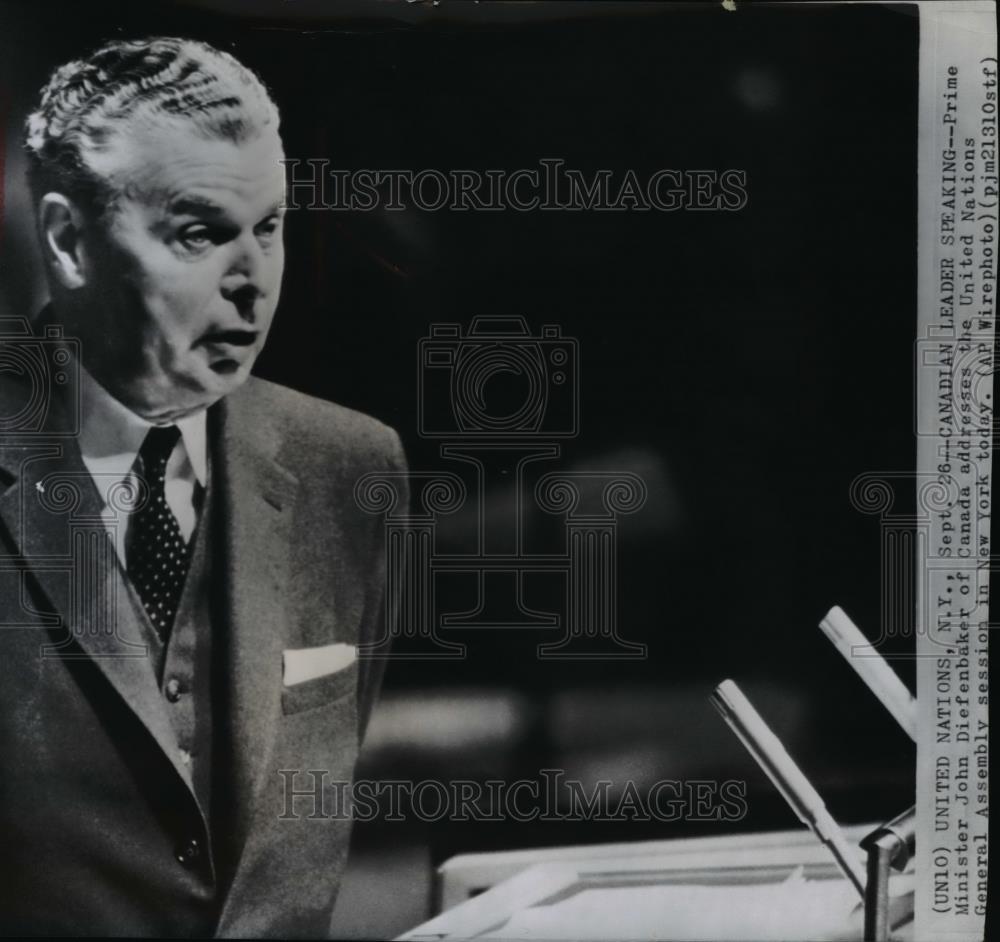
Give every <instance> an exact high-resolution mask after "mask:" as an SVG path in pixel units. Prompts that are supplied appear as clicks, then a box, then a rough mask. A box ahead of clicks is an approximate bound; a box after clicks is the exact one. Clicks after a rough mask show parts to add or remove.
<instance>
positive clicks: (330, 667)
mask: <svg viewBox="0 0 1000 942" xmlns="http://www.w3.org/2000/svg"><path fill="white" fill-rule="evenodd" d="M356 657H357V648H356V647H355V646H354V645H353V644H344V643H343V642H338V643H337V644H325V645H323V646H322V647H319V648H289V649H288V650H287V651H284V652H283V653H282V655H281V660H282V664H283V672H284V673H283V678H282V679H283V682H284V684H285V686H286V687H292V686H294V685H295V684H301V683H304V682H305V681H307V680H314V679H315V678H317V677H324V676H326V675H327V674H333V673H335V672H336V671H339V670H343V669H344V668H345V667H350V665H351V664H353V663H354V661H355V659H356Z"/></svg>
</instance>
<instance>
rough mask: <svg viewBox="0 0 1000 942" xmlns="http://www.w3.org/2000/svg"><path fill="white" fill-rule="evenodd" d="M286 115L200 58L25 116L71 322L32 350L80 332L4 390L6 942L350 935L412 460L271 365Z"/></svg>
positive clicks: (87, 86) (50, 91) (150, 58)
mask: <svg viewBox="0 0 1000 942" xmlns="http://www.w3.org/2000/svg"><path fill="white" fill-rule="evenodd" d="M278 124H279V116H278V112H277V109H276V107H275V105H274V103H273V102H272V100H271V98H270V96H269V95H268V92H267V91H266V89H265V88H264V86H263V85H262V84H261V82H260V81H259V79H258V78H257V77H256V76H255V75H254V74H253V73H252V72H251V71H250V70H249V69H247V68H246V67H244V66H243V65H242V64H240V63H239V62H237V61H236V60H235V59H234V58H233V57H232V56H230V55H228V54H226V53H223V52H220V51H219V50H216V49H214V48H212V47H210V46H207V45H205V44H203V43H199V42H195V41H190V40H181V39H173V38H158V39H150V40H145V41H136V42H128V41H116V42H111V43H109V44H107V45H105V46H103V47H102V48H101V49H99V50H97V51H96V52H94V53H93V54H92V55H90V56H88V57H87V58H86V59H82V60H79V61H75V62H71V63H68V64H67V65H64V66H62V67H61V68H59V69H58V70H57V71H56V72H55V73H54V74H53V76H52V77H51V79H50V81H49V83H48V84H47V86H46V87H45V89H44V90H43V92H42V96H41V101H40V103H39V105H38V107H37V109H36V110H35V111H34V112H33V113H32V115H31V116H30V118H29V120H28V124H27V134H26V150H27V154H28V158H29V167H30V181H29V182H30V186H31V191H32V195H33V199H34V205H35V206H36V209H37V221H38V232H39V237H40V243H41V247H42V253H43V256H44V262H45V268H46V273H47V278H48V284H49V290H50V295H51V303H50V304H49V305H48V306H47V307H46V309H45V311H44V312H43V314H42V318H41V319H40V320H39V321H38V322H37V324H36V325H35V328H34V331H35V336H34V338H26V339H25V341H24V343H29V342H30V343H34V344H35V345H36V347H37V346H38V344H39V343H41V342H42V341H39V340H38V338H39V337H40V336H41V337H46V336H47V337H48V339H47V340H45V341H44V342H45V343H46V344H48V343H50V341H51V342H52V343H56V340H53V338H56V337H60V338H75V341H74V342H72V343H71V342H69V340H68V339H66V341H65V342H64V343H63V342H62V341H59V342H60V343H62V347H61V348H60V351H59V352H58V353H56V354H53V356H54V357H55V359H54V360H53V361H52V362H55V363H57V364H62V365H61V366H59V368H58V370H57V371H56V372H55V373H53V374H51V375H53V376H55V379H54V380H53V382H52V386H51V388H47V389H45V390H43V393H44V397H45V399H46V401H45V403H44V409H43V410H42V412H41V413H39V412H38V411H37V410H36V411H34V412H32V411H31V410H28V411H25V410H24V409H23V408H21V406H22V405H23V403H24V402H25V401H26V400H25V397H26V396H27V397H29V399H30V396H31V395H33V393H32V392H31V390H29V389H28V388H27V385H26V384H29V383H30V382H35V383H36V384H37V380H38V376H36V375H28V374H30V372H31V371H30V370H21V371H20V373H21V374H22V375H20V376H18V375H16V374H17V373H18V372H19V371H18V370H16V369H15V370H11V369H5V370H3V371H2V373H0V380H2V381H0V415H4V416H15V417H16V416H27V417H29V418H31V419H32V422H31V423H29V422H28V419H27V418H26V419H25V423H22V425H18V423H17V422H7V423H6V424H5V426H4V428H3V430H2V431H0V621H2V624H3V628H4V630H3V631H0V749H2V752H3V759H2V761H0V846H2V848H3V853H2V854H0V931H2V932H4V933H6V934H11V933H30V934H48V935H79V934H94V935H115V936H117V935H136V936H149V935H155V936H208V935H223V936H234V935H235V936H292V937H303V936H322V935H324V934H326V933H327V931H328V928H329V924H330V915H331V911H332V907H333V902H334V899H335V896H336V889H337V886H338V883H339V880H340V875H341V872H342V869H343V865H344V861H345V857H346V852H347V841H348V836H349V830H350V821H349V820H348V819H347V817H346V816H345V815H344V809H343V808H340V809H337V808H335V807H332V806H330V805H329V804H328V803H325V802H324V801H323V800H322V799H323V797H324V796H323V795H322V794H320V793H315V794H309V793H308V789H307V788H306V786H307V785H309V783H310V782H317V781H322V782H325V783H326V785H327V787H328V788H336V787H337V783H347V782H349V781H350V780H351V777H352V774H353V767H354V763H355V759H356V757H357V752H358V748H359V743H360V740H361V737H362V735H363V732H364V728H365V725H366V723H367V720H368V716H369V714H370V711H371V708H372V704H373V700H374V697H375V694H376V690H377V687H378V681H379V664H378V662H377V661H375V660H372V659H365V658H364V657H358V656H357V653H358V648H359V646H363V645H365V643H366V642H373V641H377V640H380V639H383V638H384V637H386V635H387V633H388V631H389V626H388V625H387V624H386V617H385V612H386V611H387V607H386V598H385V593H384V591H383V563H382V561H383V559H384V552H383V546H382V540H381V538H380V537H381V528H380V525H379V521H378V519H377V518H376V517H373V516H371V515H367V514H365V513H363V512H362V511H361V510H360V509H359V508H358V507H357V505H356V504H355V502H354V500H353V493H354V486H355V484H356V482H357V480H358V479H359V478H360V477H361V476H362V475H363V474H365V473H366V472H372V471H374V472H388V473H392V474H395V475H398V474H400V473H401V472H402V470H403V467H404V465H403V457H402V452H401V448H400V444H399V440H398V438H397V436H396V435H395V433H393V432H392V431H391V430H389V429H387V428H386V427H385V426H383V425H381V424H380V423H378V422H376V421H375V420H373V419H370V418H367V417H365V416H362V415H359V414H357V413H354V412H351V411H349V410H347V409H343V408H341V407H338V406H335V405H333V404H330V403H325V402H320V401H318V400H315V399H311V398H308V397H306V396H303V395H301V394H299V393H295V392H292V391H290V390H287V389H283V388H281V387H278V386H275V385H273V384H270V383H267V382H264V381H261V380H258V379H255V378H253V377H251V376H250V370H251V367H252V366H253V363H254V360H255V359H256V357H257V355H258V354H259V352H260V350H261V348H262V346H263V344H264V341H265V339H266V337H267V333H268V329H269V327H270V325H271V320H272V317H273V316H274V312H275V309H276V306H277V303H278V294H279V290H280V287H281V277H282V269H283V263H284V256H283V246H282V226H283V217H284V210H283V208H282V205H283V194H284V185H285V181H284V174H283V164H282V159H283V152H282V144H281V139H280V137H279V134H278ZM46 331H48V334H46V333H45V332H46ZM12 343H13V341H12ZM70 355H71V356H72V361H70V360H69V359H68V357H69V356H70ZM67 378H70V379H69V380H68V379H67ZM35 392H37V390H36V391H35ZM19 409H20V411H19ZM38 415H42V416H43V417H42V419H38ZM32 423H33V424H32ZM29 426H30V427H29ZM68 493H71V495H72V496H71V499H66V495H67V494H68ZM297 771H300V772H301V777H296V776H295V775H294V774H293V773H295V772H297ZM309 771H312V772H317V771H318V772H321V773H322V776H316V775H313V776H312V777H309V776H308V775H307V774H306V773H307V772H309ZM289 782H291V783H292V788H291V792H292V793H294V792H295V791H302V790H303V789H305V790H306V792H307V794H306V795H305V797H304V798H302V797H299V798H298V799H297V803H296V804H295V805H294V807H292V808H289V807H288V800H289V795H290V789H289ZM295 797H296V796H295V795H294V794H292V798H293V799H294V798H295Z"/></svg>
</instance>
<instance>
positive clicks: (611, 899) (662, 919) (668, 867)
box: [399, 825, 913, 942]
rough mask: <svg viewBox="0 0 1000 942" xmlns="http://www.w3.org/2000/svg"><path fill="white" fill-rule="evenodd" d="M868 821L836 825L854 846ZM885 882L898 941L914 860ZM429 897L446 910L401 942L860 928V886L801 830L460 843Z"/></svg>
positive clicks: (853, 935) (775, 934) (827, 934)
mask: <svg viewBox="0 0 1000 942" xmlns="http://www.w3.org/2000/svg"><path fill="white" fill-rule="evenodd" d="M874 827H876V826H874V825H862V826H855V827H848V828H845V829H844V831H845V834H846V835H847V837H848V839H849V840H850V841H851V843H852V844H854V845H855V846H857V844H858V842H860V841H861V840H862V839H863V838H864V837H865V836H867V835H869V834H871V833H872V831H873V829H874ZM890 887H891V890H890V899H889V912H888V921H889V925H890V930H891V938H893V939H899V940H904V939H906V938H907V933H912V919H911V918H910V917H911V915H912V909H913V902H912V870H905V871H904V872H902V873H899V874H893V876H892V878H891V882H890ZM436 896H437V901H438V903H439V904H440V906H441V907H442V909H443V912H441V913H440V914H439V915H438V916H436V917H434V918H433V919H431V920H429V921H428V922H426V923H424V924H422V925H420V926H417V927H416V928H414V929H412V930H410V931H409V932H407V933H405V934H404V935H402V936H400V937H399V939H400V940H401V942H431V940H434V942H451V940H459V939H483V940H495V942H499V940H513V939H520V940H525V939H532V940H542V939H578V940H585V939H593V940H599V939H607V940H611V939H662V940H670V939H678V940H696V939H706V940H707V939H713V940H719V942H722V940H725V939H732V940H743V939H747V938H754V939H757V940H761V942H762V940H764V939H774V940H780V939H789V940H793V939H794V940H799V939H802V938H809V939H816V940H819V939H829V940H835V939H844V940H848V939H857V940H860V939H862V938H863V936H864V907H863V905H862V902H861V900H860V899H859V898H858V894H857V891H856V890H855V888H854V887H853V886H852V885H851V884H850V883H849V882H848V881H847V880H846V879H845V878H844V876H843V874H842V873H841V872H840V870H839V869H838V868H837V866H836V865H835V863H834V862H833V861H832V859H831V857H830V854H829V852H828V851H827V849H826V848H825V847H823V846H822V845H821V844H820V843H819V842H818V841H817V840H816V839H815V838H814V837H813V835H812V834H811V833H809V832H808V831H804V830H795V831H778V832H769V833H758V834H744V835H727V836H720V837H704V838H685V839H678V840H671V841H648V842H638V843H630V844H605V845H589V846H581V847H556V848H544V849H540V850H528V851H508V852H500V853H484V854H465V855H461V856H458V857H453V858H451V859H450V860H448V861H446V862H445V863H444V864H443V865H442V866H441V867H440V868H439V870H438V874H437V886H436Z"/></svg>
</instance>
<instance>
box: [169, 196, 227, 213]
mask: <svg viewBox="0 0 1000 942" xmlns="http://www.w3.org/2000/svg"><path fill="white" fill-rule="evenodd" d="M169 208H170V212H171V213H172V214H173V215H174V216H222V215H223V214H224V213H225V210H224V209H223V208H222V207H221V206H220V205H219V204H218V203H216V202H214V201H213V200H210V199H208V198H206V197H204V196H181V197H179V198H178V199H176V200H174V201H173V202H172V203H171V204H170V207H169Z"/></svg>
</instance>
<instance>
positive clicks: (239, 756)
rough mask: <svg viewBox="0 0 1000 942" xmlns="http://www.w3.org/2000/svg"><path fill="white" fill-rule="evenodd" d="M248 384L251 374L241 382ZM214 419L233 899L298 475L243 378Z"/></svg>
mask: <svg viewBox="0 0 1000 942" xmlns="http://www.w3.org/2000/svg"><path fill="white" fill-rule="evenodd" d="M252 384H253V380H250V382H249V383H248V384H247V386H248V387H249V386H252ZM210 419H211V424H210V430H213V425H214V426H215V429H214V431H215V432H216V434H217V435H218V439H217V440H218V441H219V442H220V448H219V451H218V469H219V479H218V482H219V484H220V487H219V491H218V493H219V494H220V496H221V499H222V504H223V512H222V531H223V541H224V542H223V547H224V548H223V552H224V560H225V572H226V595H227V598H226V602H227V606H226V611H227V612H228V613H229V625H228V628H229V635H228V657H227V658H226V673H227V681H228V691H229V697H230V701H229V710H230V728H231V742H230V745H229V748H230V749H231V753H230V758H231V760H232V770H231V774H232V780H231V788H232V794H231V796H227V802H229V801H230V799H231V807H232V809H233V813H234V815H235V821H233V827H234V834H233V835H232V839H233V842H234V843H233V851H234V853H235V860H236V870H235V874H234V876H233V882H232V884H231V887H230V896H229V898H230V899H232V898H233V897H234V895H236V892H237V888H238V884H239V882H240V878H241V869H240V859H241V857H242V858H244V859H245V858H246V856H247V852H248V851H249V847H248V846H247V844H248V842H249V840H250V836H251V825H252V819H253V814H254V809H255V807H256V805H257V800H256V799H257V796H258V794H259V792H260V787H261V785H262V780H261V776H262V770H263V769H264V768H265V767H266V766H267V762H268V759H269V758H270V756H271V755H272V753H273V749H274V740H275V735H276V733H277V725H278V720H279V717H280V714H281V685H282V676H281V670H282V668H281V653H282V650H283V648H284V646H285V630H284V629H285V626H286V625H287V621H288V616H287V611H286V608H285V592H286V586H287V584H288V578H289V549H290V547H289V537H290V520H291V510H292V507H293V506H294V501H295V495H296V491H297V488H298V481H297V479H296V478H295V476H294V475H293V474H291V473H290V472H289V471H288V470H287V469H285V468H284V467H283V466H282V465H281V464H280V462H279V461H278V455H280V447H281V442H282V441H283V429H281V428H280V427H278V425H277V423H276V421H275V420H274V419H273V418H272V417H271V416H270V415H269V413H268V411H267V410H266V409H259V408H255V407H254V405H253V395H252V390H250V389H247V387H244V388H243V389H241V390H238V391H237V392H235V393H233V394H232V395H230V396H229V397H227V398H226V399H225V400H224V401H222V402H221V403H219V405H218V406H217V407H216V408H215V409H213V411H212V414H211V415H210ZM222 918H223V919H224V918H225V912H224V913H223V917H222Z"/></svg>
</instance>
